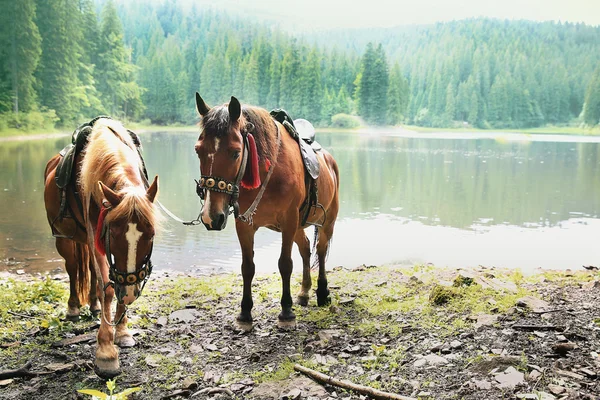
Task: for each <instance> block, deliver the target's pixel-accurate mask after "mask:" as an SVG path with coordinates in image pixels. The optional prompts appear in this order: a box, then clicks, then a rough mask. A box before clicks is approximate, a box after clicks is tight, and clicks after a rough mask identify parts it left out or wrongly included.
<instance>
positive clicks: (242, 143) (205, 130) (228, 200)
mask: <svg viewBox="0 0 600 400" xmlns="http://www.w3.org/2000/svg"><path fill="white" fill-rule="evenodd" d="M196 108H197V109H198V113H199V114H200V115H201V116H202V133H201V134H200V137H199V138H198V141H197V142H196V146H195V149H196V153H197V154H198V158H199V159H200V176H201V177H200V181H199V182H198V188H197V190H198V194H199V195H200V197H201V198H203V200H204V205H203V207H202V218H201V219H202V223H203V224H204V226H205V227H206V229H208V230H222V229H224V228H225V225H226V224H227V217H228V216H229V209H230V207H233V208H234V212H235V213H236V214H237V207H238V206H237V199H238V196H239V185H240V183H241V181H242V178H244V175H246V171H245V170H246V169H247V166H248V164H250V163H249V162H248V160H247V157H248V154H247V153H248V150H247V140H248V138H247V132H246V128H247V126H246V121H245V118H244V116H243V115H242V106H241V105H240V102H239V101H238V100H237V99H236V98H235V97H231V101H230V102H229V104H228V105H223V106H219V107H214V108H212V109H211V108H210V107H209V106H207V105H206V103H205V102H204V100H202V98H201V97H200V95H199V94H198V93H196ZM236 216H237V215H236Z"/></svg>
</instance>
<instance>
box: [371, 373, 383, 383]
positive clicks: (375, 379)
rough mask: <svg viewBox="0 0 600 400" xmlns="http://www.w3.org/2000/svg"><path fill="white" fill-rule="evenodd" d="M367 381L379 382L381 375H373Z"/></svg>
mask: <svg viewBox="0 0 600 400" xmlns="http://www.w3.org/2000/svg"><path fill="white" fill-rule="evenodd" d="M369 379H370V380H371V382H375V381H380V380H381V374H373V375H371V376H370V377H369Z"/></svg>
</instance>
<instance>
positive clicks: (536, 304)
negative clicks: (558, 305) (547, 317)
mask: <svg viewBox="0 0 600 400" xmlns="http://www.w3.org/2000/svg"><path fill="white" fill-rule="evenodd" d="M516 304H517V306H519V307H525V308H529V309H530V310H532V311H533V312H542V311H546V310H548V309H549V308H550V304H548V302H547V301H544V300H541V299H538V298H537V297H533V296H525V297H521V298H520V299H517V303H516Z"/></svg>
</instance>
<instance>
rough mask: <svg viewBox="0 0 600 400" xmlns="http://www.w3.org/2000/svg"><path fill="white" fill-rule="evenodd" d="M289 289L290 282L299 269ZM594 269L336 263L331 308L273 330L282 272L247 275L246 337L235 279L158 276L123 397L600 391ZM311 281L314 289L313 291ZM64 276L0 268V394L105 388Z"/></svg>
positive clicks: (85, 322)
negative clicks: (1, 374)
mask: <svg viewBox="0 0 600 400" xmlns="http://www.w3.org/2000/svg"><path fill="white" fill-rule="evenodd" d="M295 279H296V281H295V283H294V288H295V289H296V290H297V289H298V288H299V279H300V277H299V276H295ZM599 279H600V274H599V273H598V272H597V271H586V270H583V269H582V270H581V271H577V272H571V271H562V272H557V271H547V272H542V271H539V272H537V273H534V274H531V275H527V276H523V275H522V274H521V273H520V272H518V271H504V270H497V269H487V268H479V269H478V270H471V271H460V270H459V271H457V270H445V269H438V268H435V267H434V266H415V267H410V268H408V267H400V266H386V267H366V266H365V267H361V268H358V269H355V270H351V271H350V270H346V269H343V268H338V269H337V270H334V271H332V272H330V273H329V283H330V289H331V292H332V305H331V306H330V307H325V308H319V307H317V305H316V299H315V298H314V297H313V298H311V301H310V303H309V306H308V307H305V308H303V307H300V306H295V311H296V315H297V329H296V330H294V331H289V332H285V331H279V330H278V329H277V328H276V326H275V322H276V318H277V314H278V313H279V311H280V307H279V294H280V279H279V276H278V275H276V274H271V275H261V276H257V277H256V279H255V285H254V289H253V293H254V302H255V306H254V313H253V315H254V319H255V326H254V330H253V331H252V332H250V333H247V334H244V333H242V332H240V331H238V330H236V329H235V327H234V324H233V320H234V316H235V315H236V314H237V312H238V311H239V301H240V300H241V277H239V276H237V275H215V276H208V277H188V276H175V275H168V274H162V275H160V276H155V277H153V278H152V280H151V282H150V283H149V286H148V287H147V289H146V291H145V293H144V296H143V297H142V298H140V299H139V300H138V301H137V302H136V303H135V304H134V305H133V307H132V308H131V309H130V313H129V315H130V321H131V324H130V327H131V328H132V329H135V330H136V336H135V338H136V340H137V345H136V346H135V347H133V348H129V349H122V350H121V354H120V360H121V366H122V369H123V374H122V375H121V376H120V377H118V378H117V382H116V383H117V390H116V391H121V390H124V389H127V388H132V387H140V388H141V389H142V390H141V391H140V392H138V393H135V394H132V395H131V396H130V398H131V399H162V398H190V397H192V396H193V397H192V398H194V399H209V398H214V399H217V398H218V399H226V398H231V397H230V396H231V395H233V396H234V397H235V398H238V399H246V398H248V399H250V398H255V399H271V398H273V399H280V398H294V399H295V398H301V399H338V398H341V399H361V398H366V397H364V396H363V397H361V396H360V395H358V394H356V393H353V392H349V391H345V390H342V389H340V388H337V387H334V386H330V385H320V384H317V383H315V382H314V381H312V380H311V379H309V378H307V377H305V376H302V375H300V374H299V373H297V372H295V371H294V370H293V366H294V364H296V363H297V364H300V365H304V366H306V367H309V368H312V369H314V370H317V371H321V372H324V373H326V374H328V375H331V376H334V377H336V378H340V379H346V380H349V381H352V382H354V383H357V384H362V385H367V386H370V387H373V388H377V389H380V390H383V391H387V392H391V393H397V394H402V395H404V396H410V397H413V398H421V399H427V398H432V399H473V400H475V399H478V400H479V399H490V400H494V399H516V398H524V399H598V398H600V397H599V395H598V393H600V378H599V375H600V356H599V355H598V353H600V282H599V281H598V280H599ZM314 287H316V285H315V286H314ZM66 289H67V286H66V281H65V277H64V275H53V276H49V277H47V278H45V279H41V278H39V277H36V278H34V277H29V278H28V276H27V275H21V276H15V275H10V276H9V275H7V274H4V275H2V276H0V371H6V370H9V369H15V368H19V367H23V366H24V365H26V364H27V363H28V362H30V363H31V367H30V371H34V372H42V373H43V374H40V375H36V376H26V377H18V378H12V379H7V380H3V381H0V399H9V398H10V399H77V398H81V399H84V398H90V397H89V396H83V395H79V394H77V392H76V390H77V389H84V388H86V389H98V390H103V391H104V392H106V386H105V383H104V382H103V381H101V380H100V379H99V378H97V377H96V375H95V374H94V372H93V369H92V361H93V355H94V350H95V339H94V335H95V330H96V329H97V322H96V321H95V320H94V319H93V318H92V316H91V315H90V313H89V312H88V311H87V310H86V309H84V312H83V318H82V320H81V321H80V322H77V323H71V322H67V321H65V320H64V315H65V312H66V308H65V306H66V295H67V291H66Z"/></svg>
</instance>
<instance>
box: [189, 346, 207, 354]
mask: <svg viewBox="0 0 600 400" xmlns="http://www.w3.org/2000/svg"><path fill="white" fill-rule="evenodd" d="M203 351H204V349H203V348H202V345H199V344H193V345H191V346H190V352H191V353H194V354H198V353H202V352H203Z"/></svg>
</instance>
